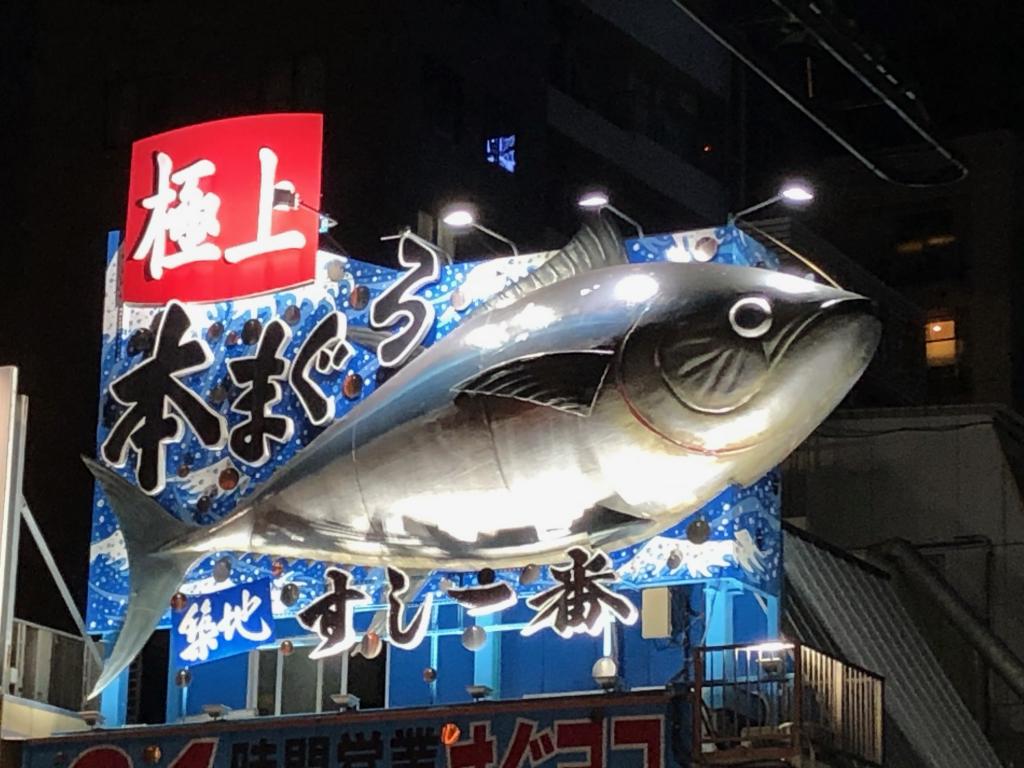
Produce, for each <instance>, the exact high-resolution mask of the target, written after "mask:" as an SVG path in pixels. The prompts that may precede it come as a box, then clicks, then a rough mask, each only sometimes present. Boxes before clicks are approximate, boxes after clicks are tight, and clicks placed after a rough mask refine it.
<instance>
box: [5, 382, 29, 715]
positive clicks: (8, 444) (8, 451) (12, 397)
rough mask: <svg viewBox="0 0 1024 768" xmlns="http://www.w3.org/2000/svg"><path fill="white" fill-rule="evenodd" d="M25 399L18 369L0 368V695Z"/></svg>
mask: <svg viewBox="0 0 1024 768" xmlns="http://www.w3.org/2000/svg"><path fill="white" fill-rule="evenodd" d="M27 417H28V398H27V397H21V398H19V397H18V369H17V368H15V367H13V366H5V367H2V368H0V650H2V652H3V653H2V656H0V661H2V665H3V667H2V669H0V683H2V687H0V695H2V694H4V693H7V692H8V690H9V688H8V685H9V683H10V680H11V638H12V635H13V630H14V592H15V587H16V586H17V573H18V537H19V534H20V531H21V478H22V467H23V459H24V455H25V422H26V419H27Z"/></svg>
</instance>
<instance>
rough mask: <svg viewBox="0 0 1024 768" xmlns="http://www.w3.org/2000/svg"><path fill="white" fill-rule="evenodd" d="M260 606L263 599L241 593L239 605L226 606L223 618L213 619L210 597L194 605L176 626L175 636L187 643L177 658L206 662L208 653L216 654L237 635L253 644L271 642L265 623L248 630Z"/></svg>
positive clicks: (229, 604)
mask: <svg viewBox="0 0 1024 768" xmlns="http://www.w3.org/2000/svg"><path fill="white" fill-rule="evenodd" d="M262 604H263V600H262V598H260V597H259V596H258V595H254V594H252V593H251V592H249V590H248V589H243V590H242V594H241V598H240V602H239V604H238V605H232V604H231V603H228V602H225V603H224V606H223V611H222V614H221V616H220V618H217V617H215V616H213V610H212V607H211V602H210V598H209V597H207V598H204V599H203V600H201V601H199V602H193V603H192V604H191V605H189V607H188V611H187V612H186V613H185V615H184V616H183V617H182V619H181V623H180V624H179V625H178V634H180V635H182V636H184V638H185V642H186V646H185V649H184V650H183V651H181V652H180V653H179V656H180V657H181V659H182V660H183V661H191V662H201V661H206V660H207V659H208V658H209V656H210V652H211V651H214V650H216V649H217V648H218V647H219V646H220V643H221V642H224V643H230V642H232V641H233V640H234V639H235V635H236V634H237V635H238V636H239V637H241V638H243V639H244V640H248V641H250V642H253V643H261V642H263V641H264V640H268V639H270V636H271V635H272V634H273V630H272V629H271V627H270V625H268V624H267V622H266V620H265V619H263V618H260V619H259V626H258V627H256V628H251V627H249V626H247V625H248V622H249V619H250V618H252V616H253V614H255V613H256V612H257V611H258V610H259V608H260V606H261V605H262Z"/></svg>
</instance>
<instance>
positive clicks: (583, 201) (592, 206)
mask: <svg viewBox="0 0 1024 768" xmlns="http://www.w3.org/2000/svg"><path fill="white" fill-rule="evenodd" d="M576 205H578V206H579V207H580V208H582V209H583V210H585V211H596V212H597V213H600V212H601V211H608V212H609V213H613V214H615V215H616V216H618V217H619V218H620V219H622V220H623V221H624V222H626V223H627V224H629V225H630V226H632V227H633V228H634V229H636V233H637V235H638V236H640V237H643V236H644V228H643V227H641V226H640V222H638V221H637V220H636V219H634V218H633V217H632V216H628V215H626V214H625V213H623V212H622V211H621V210H619V209H618V208H616V207H615V206H614V205H612V203H611V198H610V197H609V196H608V192H607V191H606V190H604V189H600V188H596V187H595V188H591V189H587V190H584V192H583V194H582V195H580V196H579V197H578V198H576Z"/></svg>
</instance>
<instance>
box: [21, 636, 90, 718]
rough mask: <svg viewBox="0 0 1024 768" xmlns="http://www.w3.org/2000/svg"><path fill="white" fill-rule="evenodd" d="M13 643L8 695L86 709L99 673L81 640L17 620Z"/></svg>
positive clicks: (76, 709) (70, 707)
mask: <svg viewBox="0 0 1024 768" xmlns="http://www.w3.org/2000/svg"><path fill="white" fill-rule="evenodd" d="M12 641H13V642H12V644H11V666H12V667H13V670H14V672H13V674H12V677H11V683H10V690H9V691H8V693H11V694H13V695H15V696H20V697H21V698H23V699H31V700H32V701H38V702H42V703H43V704H49V705H51V706H54V707H60V708H61V709H66V710H68V711H70V712H78V711H80V710H82V709H85V708H87V707H86V706H85V705H86V701H85V699H84V696H85V694H86V693H87V692H88V691H89V690H90V689H91V688H92V685H93V683H94V682H95V681H96V679H97V678H98V677H99V672H100V670H99V667H98V666H97V664H96V663H95V661H94V660H93V657H92V655H91V654H90V653H88V652H87V650H86V647H85V643H84V641H83V640H82V638H80V637H77V636H75V635H72V634H69V633H67V632H61V631H60V630H57V629H50V628H49V627H44V626H41V625H39V624H33V623H31V622H28V621H23V620H21V619H15V620H14V632H13V637H12Z"/></svg>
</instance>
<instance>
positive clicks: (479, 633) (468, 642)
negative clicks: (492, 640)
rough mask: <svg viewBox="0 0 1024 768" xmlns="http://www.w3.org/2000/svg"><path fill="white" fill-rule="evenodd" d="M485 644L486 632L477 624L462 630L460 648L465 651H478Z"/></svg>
mask: <svg viewBox="0 0 1024 768" xmlns="http://www.w3.org/2000/svg"><path fill="white" fill-rule="evenodd" d="M486 642H487V630H486V629H484V628H483V627H481V626H480V625H479V624H474V625H473V626H471V627H466V628H465V629H464V630H462V647H463V648H465V649H466V650H467V651H479V650H480V649H481V648H483V647H484V643H486Z"/></svg>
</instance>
